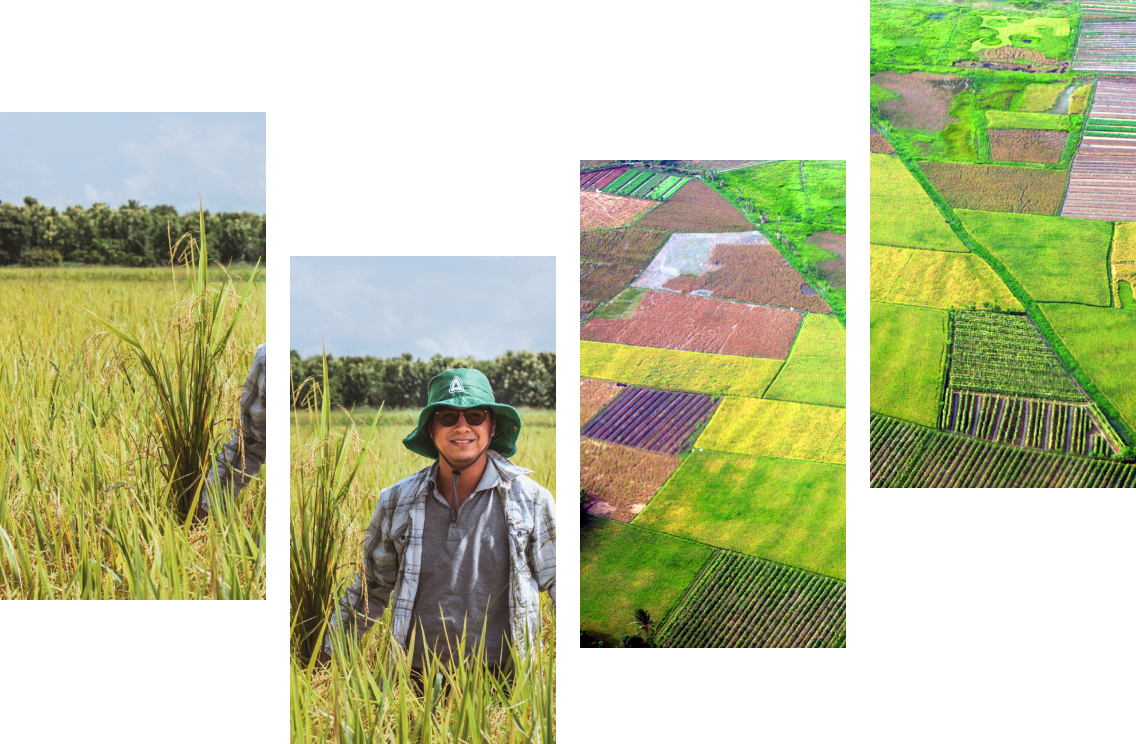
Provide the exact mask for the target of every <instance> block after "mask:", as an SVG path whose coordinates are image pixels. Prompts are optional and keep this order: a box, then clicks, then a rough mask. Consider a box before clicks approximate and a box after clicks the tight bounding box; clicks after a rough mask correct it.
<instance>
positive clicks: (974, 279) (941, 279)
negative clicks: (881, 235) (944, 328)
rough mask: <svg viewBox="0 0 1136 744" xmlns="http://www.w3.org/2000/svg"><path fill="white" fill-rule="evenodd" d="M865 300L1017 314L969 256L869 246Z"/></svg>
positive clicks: (991, 276)
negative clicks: (868, 288) (868, 291)
mask: <svg viewBox="0 0 1136 744" xmlns="http://www.w3.org/2000/svg"><path fill="white" fill-rule="evenodd" d="M871 269H872V277H871V299H872V301H874V302H894V303H896V304H899V305H917V306H919V307H934V308H939V309H941V310H949V309H951V308H963V307H970V306H971V305H974V306H976V307H977V308H978V309H983V308H987V307H988V308H994V307H998V308H1001V309H1003V310H1017V311H1019V312H1020V311H1022V310H1023V308H1022V305H1021V303H1020V302H1018V301H1017V299H1015V298H1014V295H1013V294H1012V293H1011V292H1010V290H1009V289H1008V288H1007V287H1006V285H1005V283H1004V282H1003V281H1002V280H1001V279H1000V278H999V277H998V275H997V274H995V273H994V270H993V269H991V268H990V267H989V266H988V265H987V264H986V262H985V261H983V260H982V259H981V258H979V257H978V256H976V255H974V254H972V253H947V252H944V251H917V250H911V249H910V248H895V247H893V246H889V245H873V246H872V252H871Z"/></svg>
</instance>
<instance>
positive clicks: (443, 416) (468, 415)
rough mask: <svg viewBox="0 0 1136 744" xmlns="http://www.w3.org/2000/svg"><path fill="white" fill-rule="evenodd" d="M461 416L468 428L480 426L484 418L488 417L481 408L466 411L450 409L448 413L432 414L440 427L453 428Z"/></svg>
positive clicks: (437, 412)
mask: <svg viewBox="0 0 1136 744" xmlns="http://www.w3.org/2000/svg"><path fill="white" fill-rule="evenodd" d="M463 415H464V416H465V422H466V423H467V424H469V425H470V426H480V425H481V423H482V422H483V421H485V419H486V417H487V416H488V415H489V411H486V410H485V409H483V408H475V409H473V410H468V411H467V410H461V411H455V410H453V409H450V410H448V411H435V412H434V417H435V418H437V419H438V423H439V424H441V425H442V426H454V425H455V424H457V422H458V419H459V418H461V417H462V416H463Z"/></svg>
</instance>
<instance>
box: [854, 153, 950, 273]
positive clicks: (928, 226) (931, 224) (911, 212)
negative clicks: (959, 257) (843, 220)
mask: <svg viewBox="0 0 1136 744" xmlns="http://www.w3.org/2000/svg"><path fill="white" fill-rule="evenodd" d="M871 197H872V234H871V241H872V242H873V243H877V244H880V245H893V246H897V247H900V248H922V249H927V250H937V251H958V252H960V253H966V252H967V250H966V246H964V245H963V244H962V243H961V242H960V241H959V239H958V238H957V237H955V234H954V232H952V231H951V228H950V226H948V225H947V223H946V220H945V219H944V217H943V215H942V213H941V212H939V209H938V207H936V206H935V204H934V203H933V202H932V201H931V199H930V198H929V197H928V196H927V194H926V193H925V192H924V191H923V188H922V187H921V186H920V185H919V182H918V181H916V180H915V177H914V176H912V175H911V174H910V173H909V172H908V171H907V168H905V167H904V165H903V162H902V161H900V159H899V158H898V157H897V156H895V155H872V193H871Z"/></svg>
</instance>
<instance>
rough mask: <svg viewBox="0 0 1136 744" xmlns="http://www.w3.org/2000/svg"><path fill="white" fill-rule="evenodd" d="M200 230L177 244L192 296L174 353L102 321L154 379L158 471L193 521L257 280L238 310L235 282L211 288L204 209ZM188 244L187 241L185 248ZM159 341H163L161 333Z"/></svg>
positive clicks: (173, 331) (173, 337) (177, 328)
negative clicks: (237, 331) (239, 330)
mask: <svg viewBox="0 0 1136 744" xmlns="http://www.w3.org/2000/svg"><path fill="white" fill-rule="evenodd" d="M199 225H200V242H198V240H196V239H194V238H193V236H192V235H189V234H187V235H185V236H182V238H181V239H180V240H178V242H177V243H174V244H171V246H170V254H171V257H172V256H173V255H175V254H177V253H178V252H179V251H181V252H182V255H183V256H184V260H185V269H186V276H187V277H188V279H189V284H190V297H189V300H188V301H187V303H186V306H185V313H184V315H182V316H181V317H180V318H177V319H176V321H175V323H174V324H173V327H172V328H170V341H172V343H167V344H166V345H165V346H166V349H165V351H166V352H167V353H163V350H162V349H161V348H160V347H159V343H160V341H159V340H155V341H154V342H152V343H150V344H146V343H144V342H143V340H142V339H141V338H140V337H139V336H138V335H136V334H134V333H132V332H131V331H129V330H128V329H126V328H125V327H123V326H121V325H116V324H114V323H112V322H110V321H108V320H105V319H103V318H98V319H99V320H100V322H102V323H103V324H104V325H105V326H106V327H107V329H108V330H109V331H110V332H111V333H113V334H114V335H115V336H117V337H118V338H119V339H120V340H121V341H123V342H124V343H125V344H127V346H128V348H129V349H130V351H131V352H132V353H133V355H134V357H135V359H136V360H137V361H138V363H139V364H140V365H141V367H142V370H143V371H144V373H145V375H146V377H147V378H148V381H149V383H150V385H151V388H150V393H151V396H152V407H151V411H150V414H151V417H152V421H153V424H154V433H155V436H156V439H157V441H158V444H159V450H160V461H159V467H160V469H161V472H162V474H163V475H164V476H165V478H166V481H167V483H168V484H169V498H170V502H171V506H172V507H173V509H174V511H175V513H176V514H177V515H178V516H179V518H182V519H185V520H187V521H188V519H189V517H190V516H191V515H192V514H193V512H194V510H195V509H196V507H197V503H198V501H199V500H200V498H201V490H202V488H203V486H204V484H205V476H206V475H207V474H208V473H209V470H210V468H211V467H212V465H213V460H214V453H215V450H216V448H217V445H218V444H219V442H220V439H221V437H222V436H223V432H218V430H217V423H218V412H219V405H220V400H221V396H220V392H221V387H222V378H221V375H220V373H219V369H218V363H219V362H220V359H221V356H222V354H223V353H224V352H225V351H226V349H227V347H228V344H229V339H230V338H231V337H232V335H233V329H234V327H235V325H236V323H237V320H238V319H239V313H240V310H241V309H242V308H243V307H244V306H245V304H246V303H247V302H248V298H249V296H250V294H251V293H252V286H253V281H254V279H255V276H256V272H254V273H253V275H251V276H250V277H249V279H248V282H247V283H246V284H245V288H244V291H243V292H242V293H241V294H240V295H239V297H238V298H236V300H235V304H233V303H231V302H230V297H231V296H232V295H233V292H234V288H233V283H232V281H231V280H226V282H225V283H224V284H223V286H222V287H221V288H214V287H212V286H211V285H210V283H209V274H208V266H209V252H208V241H207V239H206V235H205V212H204V210H202V211H200V212H199ZM183 241H188V242H187V244H186V247H185V248H184V249H182V247H181V246H182V242H183ZM231 304H232V305H233V306H232V307H230V305H231ZM96 317H98V316H96ZM155 336H156V337H157V339H160V338H161V334H160V333H155ZM171 347H172V348H171Z"/></svg>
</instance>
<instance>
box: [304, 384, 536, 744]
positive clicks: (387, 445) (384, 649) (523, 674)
mask: <svg viewBox="0 0 1136 744" xmlns="http://www.w3.org/2000/svg"><path fill="white" fill-rule="evenodd" d="M376 413H377V412H375V411H370V410H366V411H355V412H353V413H347V412H343V411H338V412H336V411H328V412H326V419H325V412H324V410H323V408H322V405H321V407H320V408H319V409H316V410H314V411H309V412H297V413H294V414H293V430H292V465H291V468H292V479H293V484H296V483H297V478H298V477H299V476H298V473H297V471H298V470H300V469H303V468H308V469H309V472H310V468H311V467H312V463H313V458H312V453H313V451H314V450H315V449H317V448H318V447H321V446H327V441H326V440H325V439H324V437H328V436H330V437H332V438H333V441H337V442H343V443H344V447H345V448H346V451H347V452H348V453H349V454H348V457H352V456H353V457H355V458H356V460H355V462H356V463H357V464H358V470H357V472H356V473H355V478H354V481H353V482H352V483H351V485H350V487H349V488H348V489H347V490H346V491H345V492H344V494H343V496H342V498H341V499H340V500H339V502H338V512H337V514H338V518H340V519H342V520H343V521H342V524H343V525H344V527H345V528H346V530H345V539H344V540H343V543H342V544H343V547H342V550H343V552H342V553H341V554H339V555H338V556H336V557H335V558H334V559H332V558H331V557H330V556H329V559H328V561H327V563H326V565H328V566H334V574H335V576H334V583H335V586H336V596H334V598H333V599H334V601H336V602H337V601H338V600H339V598H340V597H341V596H342V591H343V587H344V586H345V585H346V584H347V583H349V582H351V581H354V577H355V574H356V572H359V571H362V570H363V566H362V557H363V556H362V541H363V533H364V531H365V529H366V527H367V524H368V523H369V522H370V518H371V515H372V513H373V511H374V508H375V505H376V503H377V501H378V497H379V492H380V490H381V489H383V488H385V487H386V486H388V485H391V484H393V483H395V482H397V481H399V480H401V479H402V478H404V477H406V476H408V475H410V474H412V473H414V472H417V471H418V470H421V469H422V468H423V467H425V466H427V465H428V464H430V463H431V462H432V461H430V460H427V459H426V458H423V457H419V456H418V455H415V454H413V453H412V452H410V451H408V450H407V449H406V448H404V447H403V446H402V438H403V437H405V436H406V435H407V434H408V433H410V431H411V430H412V429H413V428H414V425H415V423H416V421H417V413H418V412H417V411H416V410H415V411H384V412H382V413H381V415H380V416H378V418H377V420H376ZM520 414H521V419H522V421H523V422H524V426H523V427H522V429H521V436H520V439H519V441H518V444H517V455H516V456H515V457H513V458H511V459H512V460H513V462H515V463H517V464H518V465H521V466H523V467H526V468H529V469H530V470H532V471H533V475H532V477H533V478H534V479H535V480H536V481H537V482H538V483H540V484H542V485H544V486H545V487H546V488H548V489H549V490H551V491H553V493H554V494H555V487H556V485H555V484H556V456H555V441H556V436H555V433H556V428H555V427H556V418H555V412H554V411H542V410H531V409H522V410H521V411H520ZM363 425H369V427H370V428H372V429H373V432H374V433H373V435H372V439H371V444H370V446H369V447H367V448H364V447H363V443H364V442H365V438H364V437H360V436H359V435H358V433H357V431H358V428H357V427H359V426H363ZM334 438H338V439H334ZM356 453H361V454H356ZM313 505H314V502H313V501H312V500H311V499H310V498H309V497H307V496H305V495H303V494H302V493H301V492H300V491H299V490H298V489H297V488H296V487H295V485H294V487H293V493H292V525H293V530H294V531H295V530H296V529H297V527H298V525H299V523H300V521H301V520H307V523H308V524H309V525H310V524H312V523H313V516H312V515H307V516H304V515H302V511H303V510H304V509H311V508H312V507H313ZM301 539H303V538H301ZM541 610H542V612H541V614H542V638H541V643H539V644H533V646H534V647H535V648H534V650H533V653H532V654H531V655H528V656H525V657H523V658H517V657H514V659H513V663H514V666H515V676H514V681H513V683H512V685H511V686H501V685H498V684H496V683H495V681H494V680H492V679H491V678H490V676H489V674H488V671H487V669H486V666H485V661H484V650H483V649H474V650H473V651H472V653H471V654H470V655H469V657H468V658H466V655H465V654H464V653H455V654H454V657H455V659H458V660H459V661H455V662H454V663H453V664H451V665H450V667H449V668H444V667H443V666H442V665H441V664H439V662H438V659H437V657H436V656H435V655H433V654H432V653H431V652H430V650H429V649H427V651H426V658H427V669H426V670H425V674H424V676H425V684H424V685H423V689H421V690H419V689H418V687H417V686H416V685H415V683H414V681H413V679H412V677H411V673H410V664H409V662H408V661H407V658H408V655H409V654H408V653H407V652H406V651H404V650H403V649H401V648H393V649H392V647H391V644H392V639H391V634H390V626H389V620H390V613H389V611H388V613H387V614H386V615H384V617H383V619H382V620H381V621H380V622H378V623H376V624H375V626H374V628H373V629H372V631H371V632H370V633H368V634H367V635H366V636H365V637H364V638H363V640H362V642H360V643H359V644H357V645H356V643H355V642H354V639H351V638H343V637H342V636H340V638H339V639H337V641H336V644H335V645H336V648H337V649H340V652H339V653H337V654H336V656H335V657H334V658H333V659H332V661H331V663H330V664H328V665H327V666H319V665H317V664H314V663H312V655H308V654H305V653H296V652H295V646H294V647H293V648H294V650H293V654H292V664H291V670H292V674H291V693H290V708H291V728H292V741H293V742H326V741H352V742H372V741H373V742H380V741H381V742H411V741H413V742H538V741H539V742H552V741H554V740H555V718H556V716H555V680H556V651H555V640H554V639H555V627H554V624H555V623H554V618H553V616H552V610H551V606H550V603H549V602H548V598H547V596H544V595H542V596H541ZM321 627H322V624H321ZM337 630H338V629H337ZM328 632H331V631H330V630H329V631H328ZM339 632H340V633H342V631H341V630H340V631H339ZM294 637H295V636H294ZM410 642H411V643H415V642H416V641H415V640H414V639H413V638H412V640H411V641H410ZM455 642H456V643H458V644H464V639H455ZM305 650H306V649H305ZM310 653H313V652H309V654H310ZM392 657H393V659H394V663H391V659H392Z"/></svg>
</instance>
